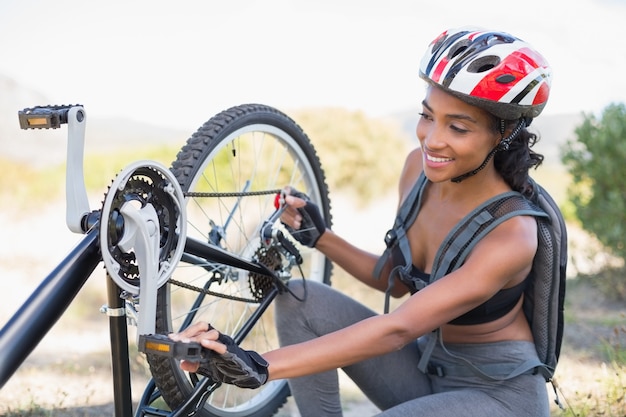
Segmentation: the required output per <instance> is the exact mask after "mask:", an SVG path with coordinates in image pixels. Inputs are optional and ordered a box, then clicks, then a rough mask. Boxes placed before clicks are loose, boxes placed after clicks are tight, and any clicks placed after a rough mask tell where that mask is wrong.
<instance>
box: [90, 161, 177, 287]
mask: <svg viewBox="0 0 626 417" xmlns="http://www.w3.org/2000/svg"><path fill="white" fill-rule="evenodd" d="M184 204H185V201H184V195H183V192H182V189H181V188H180V185H179V184H178V181H177V180H176V178H175V177H174V175H173V174H172V172H171V171H170V170H169V169H167V168H166V167H165V166H163V165H161V164H159V163H157V162H154V161H138V162H135V163H133V164H131V165H129V166H128V167H126V168H125V169H123V170H122V172H120V173H119V174H118V175H117V177H116V178H115V180H114V181H113V183H112V185H111V187H110V188H109V191H108V192H107V194H106V196H105V199H104V202H103V204H102V212H101V217H100V247H101V251H102V259H103V261H104V265H105V267H106V270H107V272H108V274H109V275H110V276H111V278H112V279H113V280H114V281H115V283H116V284H117V285H118V286H119V287H120V288H122V289H124V290H126V291H128V292H130V293H132V294H137V293H139V284H140V279H139V264H138V259H137V251H136V250H135V249H134V248H128V247H125V246H124V245H123V244H122V242H123V241H124V240H125V238H126V236H125V233H129V230H128V229H129V224H130V223H129V219H126V220H125V218H124V214H123V213H124V210H127V209H128V207H126V206H127V205H131V206H132V208H133V210H136V212H142V211H145V212H146V213H150V215H151V216H152V217H153V218H154V217H155V218H156V219H157V220H158V221H157V222H156V223H158V225H155V224H153V223H155V222H153V221H151V220H150V221H149V222H150V225H149V227H151V228H152V229H153V230H154V233H156V232H157V231H158V234H159V236H158V237H157V236H152V239H157V238H158V255H155V257H154V258H152V259H155V260H156V261H157V262H158V268H156V269H155V271H157V277H156V285H158V287H161V286H162V285H163V284H165V282H167V280H168V279H169V277H170V276H171V274H172V272H173V270H174V268H175V267H176V265H177V264H178V262H179V261H180V259H181V257H182V254H183V250H184V248H185V239H186V227H187V222H186V219H185V208H184ZM155 247H156V245H155Z"/></svg>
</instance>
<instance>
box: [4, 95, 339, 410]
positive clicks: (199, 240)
mask: <svg viewBox="0 0 626 417" xmlns="http://www.w3.org/2000/svg"><path fill="white" fill-rule="evenodd" d="M18 113H19V118H20V125H21V127H22V128H23V129H43V128H59V127H61V125H63V124H67V125H68V158H67V173H66V177H67V178H66V189H67V191H66V192H67V197H66V200H67V216H66V222H67V225H68V227H69V228H70V230H71V231H72V232H75V233H81V234H84V235H85V237H84V238H83V240H81V241H80V242H79V243H78V244H77V245H76V247H75V248H74V249H73V250H72V251H71V252H70V253H69V254H68V256H67V257H66V258H65V259H64V260H62V261H61V262H60V264H59V265H58V267H57V268H55V269H54V270H53V271H52V272H51V273H50V274H49V275H48V276H47V277H46V278H45V279H44V280H43V281H42V283H41V284H40V285H39V287H38V288H37V289H36V290H35V291H34V292H33V294H32V295H31V296H30V297H29V298H28V299H27V300H26V301H25V302H24V304H23V305H22V307H21V308H20V309H19V310H18V311H17V312H16V313H15V315H14V316H13V317H12V318H11V319H10V320H9V322H7V323H6V325H5V326H4V327H3V328H2V330H0V388H1V387H2V386H3V385H4V383H5V382H6V381H7V380H8V379H9V378H10V377H11V375H12V374H13V373H14V372H15V371H16V370H17V368H18V367H19V366H20V364H21V363H22V362H23V361H24V360H25V359H26V357H27V356H28V355H29V354H30V352H31V351H32V350H33V349H34V348H35V346H36V345H37V343H38V342H39V341H40V340H41V339H42V338H43V337H44V336H45V334H46V333H47V331H48V330H49V329H50V328H51V327H52V325H53V324H54V323H55V322H56V321H57V320H58V318H59V317H61V315H62V314H63V312H64V311H65V309H66V308H67V307H68V306H69V305H70V303H71V302H72V300H73V299H74V297H75V296H76V294H77V292H78V291H79V290H80V288H81V287H82V286H83V285H84V283H85V282H86V280H87V279H88V278H89V277H90V275H91V273H92V272H93V271H94V269H95V268H96V266H97V265H98V264H99V263H100V262H103V263H104V264H105V267H106V275H107V277H108V279H107V292H108V306H106V307H105V309H104V311H105V312H106V313H107V315H108V316H109V327H110V333H111V359H112V367H113V375H112V377H113V385H114V403H115V412H116V415H117V416H129V415H132V401H131V396H130V378H131V376H130V369H129V363H128V359H129V349H128V347H129V340H128V325H136V326H137V333H138V335H140V336H141V335H149V334H167V333H170V332H173V331H179V330H181V329H183V328H185V327H186V326H188V325H189V324H190V323H191V322H192V321H196V320H200V319H202V320H205V321H208V322H211V323H212V324H213V325H214V326H215V327H216V328H218V329H220V331H222V332H224V333H226V334H229V335H231V336H233V338H234V339H235V341H237V343H239V344H241V345H242V347H244V348H245V349H252V350H257V351H259V352H264V351H267V350H270V349H273V348H276V347H278V341H277V336H276V332H275V329H274V324H273V309H272V301H273V300H274V299H275V297H277V296H278V295H279V294H281V293H288V292H289V288H288V281H289V280H290V279H292V278H293V277H294V275H295V276H298V277H300V278H303V279H304V278H306V279H310V280H316V281H320V282H324V283H326V284H329V285H330V275H331V270H332V265H331V262H330V261H329V260H328V259H326V258H325V257H324V256H323V255H322V254H321V253H319V252H317V251H315V250H313V249H309V248H306V247H302V246H301V245H299V244H298V243H297V242H296V241H295V240H292V237H291V236H289V233H288V232H287V231H286V230H285V228H284V227H283V226H282V224H281V223H280V221H278V219H279V216H280V213H281V210H283V209H284V204H283V202H282V199H281V190H282V189H283V187H284V186H285V185H290V186H292V187H295V188H297V189H298V190H301V191H304V192H305V193H307V194H308V195H309V196H310V198H311V200H312V201H313V202H315V203H316V204H317V205H318V206H319V207H320V210H321V212H322V214H323V216H324V217H325V220H326V221H327V224H329V225H330V224H331V221H332V218H331V213H330V200H329V196H328V187H327V185H326V180H325V175H324V172H323V170H322V167H321V163H320V160H319V158H318V156H317V153H316V150H315V149H314V147H313V145H312V143H311V141H310V140H309V138H308V137H307V135H306V134H305V133H304V132H303V131H302V129H301V128H300V127H299V126H298V125H297V124H296V123H295V122H294V121H293V120H292V119H290V118H289V117H288V116H287V115H285V114H284V113H282V112H280V111H279V110H277V109H274V108H272V107H269V106H265V105H260V104H246V105H239V106H235V107H232V108H230V109H228V110H225V111H222V112H221V113H219V114H217V115H215V116H214V117H212V118H210V119H209V120H208V121H207V122H206V123H205V124H204V125H202V126H201V127H200V128H199V129H198V130H197V131H196V132H195V133H194V134H193V135H192V136H191V137H190V138H189V139H188V140H187V143H186V144H185V145H184V146H183V147H182V149H181V150H180V152H179V153H178V155H177V157H176V160H175V161H174V162H173V163H172V166H171V168H170V169H168V168H166V167H165V166H163V165H161V164H159V163H156V162H152V161H137V162H135V163H132V164H130V165H129V166H128V167H126V168H125V169H124V170H122V171H121V172H120V173H119V174H118V175H117V177H116V178H115V179H114V180H113V182H112V185H111V186H110V187H109V190H108V192H107V193H106V196H105V199H104V202H103V205H102V207H101V208H100V209H97V210H91V209H90V208H89V205H88V202H87V194H86V190H85V185H84V180H83V177H84V175H83V168H82V164H83V148H84V139H85V124H86V113H85V110H84V108H83V107H82V106H80V105H75V106H40V107H33V108H29V109H24V110H22V111H20V112H18ZM286 296H289V295H286ZM25 323H28V326H29V329H30V330H31V331H29V332H20V329H21V328H23V326H24V325H25ZM146 358H147V362H148V364H149V368H150V373H151V375H152V380H151V381H150V382H149V383H148V386H147V387H146V388H145V391H144V393H143V395H142V398H141V400H140V403H139V405H138V407H137V410H136V414H135V415H136V416H179V415H200V416H207V417H210V416H219V417H235V416H240V417H244V416H252V415H254V416H271V415H273V414H275V412H276V411H277V410H278V409H279V408H280V407H281V406H282V405H283V404H284V403H285V402H286V400H287V397H288V396H289V395H290V393H289V387H288V385H287V383H286V381H272V382H270V383H268V384H266V385H265V386H263V387H261V388H259V389H256V390H244V389H240V388H237V387H235V386H220V385H219V384H214V383H212V381H210V380H208V379H207V378H203V377H199V376H198V375H196V374H190V373H186V372H184V371H182V370H181V369H180V368H179V366H178V362H177V360H176V359H175V358H173V357H168V356H162V355H155V354H150V353H147V354H146ZM160 398H162V399H163V400H164V401H165V403H166V404H167V406H168V408H169V410H166V409H165V410H164V409H161V408H159V406H158V405H155V404H159V403H158V402H157V400H159V399H160Z"/></svg>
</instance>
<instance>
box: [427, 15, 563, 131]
mask: <svg viewBox="0 0 626 417" xmlns="http://www.w3.org/2000/svg"><path fill="white" fill-rule="evenodd" d="M551 75H552V70H551V69H550V66H549V64H548V62H547V61H546V59H545V58H544V57H543V56H542V55H541V54H540V53H539V52H537V51H536V50H535V49H534V48H533V47H532V46H530V45H529V44H528V43H526V42H524V41H523V40H521V39H518V38H516V37H515V36H512V35H510V34H508V33H504V32H496V31H489V30H485V29H481V28H476V27H463V28H457V29H450V30H447V31H445V32H443V33H442V34H441V35H439V36H438V37H437V38H436V39H435V40H433V41H432V42H431V44H430V45H429V46H428V50H427V51H426V53H425V54H424V56H423V58H422V61H421V63H420V77H421V78H423V79H424V80H425V81H426V82H428V83H430V84H433V85H437V86H439V87H442V88H443V89H444V90H445V91H447V92H449V93H450V94H452V95H453V96H455V97H457V98H459V99H460V100H463V101H465V102H466V103H468V104H471V105H474V106H477V107H480V108H482V109H484V110H486V111H488V112H489V113H491V114H493V115H495V116H496V117H499V118H500V119H504V120H517V119H520V118H524V119H527V124H529V122H530V120H532V118H534V117H537V116H538V115H539V113H541V111H542V110H543V108H544V106H545V105H546V102H547V101H548V95H549V93H550V81H551V78H552V77H551Z"/></svg>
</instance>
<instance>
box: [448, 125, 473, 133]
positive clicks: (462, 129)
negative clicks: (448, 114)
mask: <svg viewBox="0 0 626 417" xmlns="http://www.w3.org/2000/svg"><path fill="white" fill-rule="evenodd" d="M450 129H452V130H454V131H455V132H458V133H467V132H469V130H467V129H465V128H462V127H460V126H455V125H451V126H450Z"/></svg>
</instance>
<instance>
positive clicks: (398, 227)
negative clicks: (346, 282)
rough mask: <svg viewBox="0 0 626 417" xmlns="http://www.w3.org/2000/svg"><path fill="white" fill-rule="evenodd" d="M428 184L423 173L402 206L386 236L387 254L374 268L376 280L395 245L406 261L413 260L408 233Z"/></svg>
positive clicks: (384, 254)
mask: <svg viewBox="0 0 626 417" xmlns="http://www.w3.org/2000/svg"><path fill="white" fill-rule="evenodd" d="M427 182H428V179H427V178H426V175H425V174H424V172H422V173H421V174H420V176H419V178H418V179H417V181H416V182H415V184H414V185H413V188H412V189H411V192H410V193H409V195H408V196H407V197H406V199H405V200H404V201H403V202H402V204H401V205H400V208H399V209H398V212H397V214H396V218H395V220H394V223H393V228H391V229H389V231H387V233H386V234H385V244H386V245H387V249H385V252H384V253H383V254H382V256H381V257H380V258H379V259H378V262H377V263H376V266H375V267H374V272H373V276H374V278H376V279H379V278H380V273H381V271H382V269H383V267H384V266H385V263H387V260H388V259H389V257H390V256H391V252H392V248H393V247H394V246H395V245H399V249H400V251H401V252H402V255H403V257H404V258H405V261H406V260H407V259H409V260H410V259H411V248H410V247H409V246H408V240H407V239H406V231H407V229H408V228H409V227H410V226H411V225H412V224H413V222H414V221H415V219H416V218H417V213H418V212H419V208H420V206H421V204H422V194H423V190H424V187H425V186H426V183H427Z"/></svg>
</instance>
